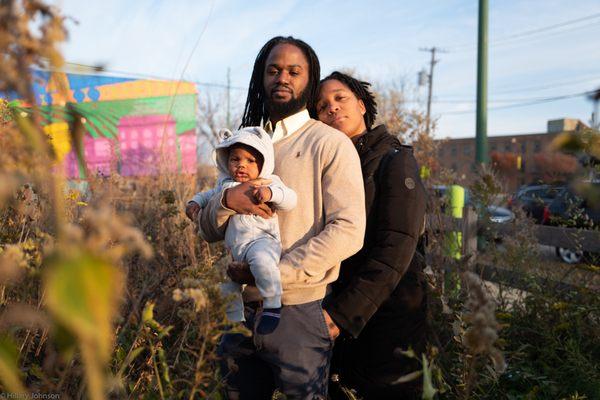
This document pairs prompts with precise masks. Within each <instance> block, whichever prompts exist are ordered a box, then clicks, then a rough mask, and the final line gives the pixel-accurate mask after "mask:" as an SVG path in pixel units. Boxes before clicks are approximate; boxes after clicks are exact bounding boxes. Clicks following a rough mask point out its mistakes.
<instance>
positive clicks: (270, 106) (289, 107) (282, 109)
mask: <svg viewBox="0 0 600 400" xmlns="http://www.w3.org/2000/svg"><path fill="white" fill-rule="evenodd" d="M307 103H308V90H306V88H305V89H304V90H303V91H302V93H300V95H299V96H298V97H294V98H292V99H290V100H289V101H286V102H285V103H276V102H274V101H272V100H271V98H270V97H268V98H267V110H269V114H270V115H280V116H282V117H283V118H285V117H289V116H290V115H294V114H296V113H297V112H298V111H300V110H302V109H303V108H306V104H307Z"/></svg>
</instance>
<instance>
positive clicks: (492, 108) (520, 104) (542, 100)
mask: <svg viewBox="0 0 600 400" xmlns="http://www.w3.org/2000/svg"><path fill="white" fill-rule="evenodd" d="M592 93H594V91H587V92H581V93H574V94H566V95H563V96H554V97H546V98H540V99H536V100H531V101H527V102H524V103H517V104H509V105H506V106H498V107H490V108H488V110H490V111H494V110H506V109H509V108H519V107H527V106H532V105H536V104H542V103H549V102H553V101H557V100H564V99H570V98H575V97H582V96H589V95H590V94H592ZM475 111H476V110H465V111H449V112H445V113H441V114H440V115H460V114H471V113H474V112H475Z"/></svg>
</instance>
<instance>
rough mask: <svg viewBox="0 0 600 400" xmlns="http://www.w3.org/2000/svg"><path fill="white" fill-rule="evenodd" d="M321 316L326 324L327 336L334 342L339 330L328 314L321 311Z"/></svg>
mask: <svg viewBox="0 0 600 400" xmlns="http://www.w3.org/2000/svg"><path fill="white" fill-rule="evenodd" d="M323 315H324V316H325V323H326V324H327V329H328V330H329V336H330V337H331V340H335V339H336V338H337V337H338V336H340V328H338V326H337V325H336V324H335V322H333V319H331V317H330V316H329V313H328V312H327V311H325V310H323Z"/></svg>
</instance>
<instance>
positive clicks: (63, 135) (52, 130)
mask: <svg viewBox="0 0 600 400" xmlns="http://www.w3.org/2000/svg"><path fill="white" fill-rule="evenodd" d="M44 132H46V134H47V135H48V136H49V137H50V143H51V144H52V147H53V148H54V152H55V154H56V160H57V161H58V162H59V163H60V162H62V161H63V160H64V158H65V156H66V155H67V153H69V151H71V138H70V135H69V124H67V123H66V122H56V123H54V124H49V125H46V126H44Z"/></svg>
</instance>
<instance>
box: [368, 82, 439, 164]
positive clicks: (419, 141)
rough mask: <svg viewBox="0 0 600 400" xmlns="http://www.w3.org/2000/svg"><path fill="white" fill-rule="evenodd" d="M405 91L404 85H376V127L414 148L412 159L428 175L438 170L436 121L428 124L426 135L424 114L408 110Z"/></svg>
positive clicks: (412, 109) (416, 109) (417, 110)
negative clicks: (429, 128) (434, 136)
mask: <svg viewBox="0 0 600 400" xmlns="http://www.w3.org/2000/svg"><path fill="white" fill-rule="evenodd" d="M407 91H408V89H407V87H406V85H405V84H396V83H392V84H388V85H381V84H379V85H377V87H376V88H375V97H376V99H377V110H378V115H377V123H380V124H385V125H386V126H387V128H388V131H389V132H390V133H391V134H393V135H395V136H397V137H398V139H400V141H401V142H402V143H404V144H410V145H412V146H413V147H414V150H415V157H416V158H417V161H418V163H419V165H420V166H421V167H426V168H428V170H429V171H436V170H438V168H439V164H438V162H437V156H436V153H437V145H436V143H435V141H434V140H433V132H435V129H436V125H437V124H436V122H437V121H436V120H432V121H431V130H430V132H429V133H428V132H427V117H426V114H425V112H424V111H423V110H421V109H419V108H410V107H409V106H408V103H407V101H406V93H407Z"/></svg>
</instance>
